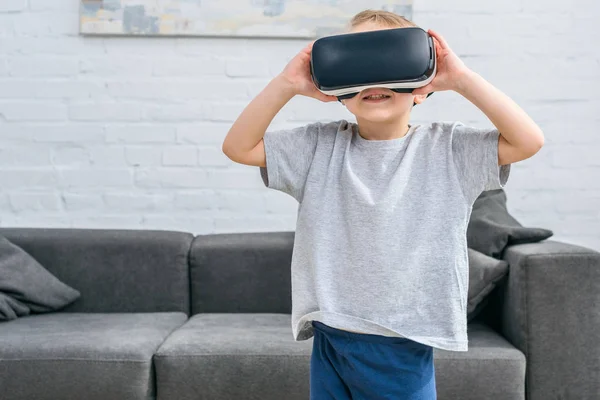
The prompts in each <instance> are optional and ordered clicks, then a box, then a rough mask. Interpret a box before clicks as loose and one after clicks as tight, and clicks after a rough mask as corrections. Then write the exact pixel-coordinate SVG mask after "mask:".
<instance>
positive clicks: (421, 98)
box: [414, 94, 429, 104]
mask: <svg viewBox="0 0 600 400" xmlns="http://www.w3.org/2000/svg"><path fill="white" fill-rule="evenodd" d="M428 96H429V95H427V94H417V95H415V96H414V102H415V103H416V104H421V103H422V102H424V101H425V99H426V98H427V97H428Z"/></svg>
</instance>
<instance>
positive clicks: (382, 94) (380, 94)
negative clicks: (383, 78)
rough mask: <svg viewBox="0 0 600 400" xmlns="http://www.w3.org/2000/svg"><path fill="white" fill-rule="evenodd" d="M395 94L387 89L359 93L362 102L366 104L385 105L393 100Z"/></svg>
mask: <svg viewBox="0 0 600 400" xmlns="http://www.w3.org/2000/svg"><path fill="white" fill-rule="evenodd" d="M393 95H394V92H392V91H391V90H389V89H386V88H372V89H366V90H363V91H362V92H360V93H359V97H360V99H361V101H362V102H365V103H375V104H377V103H383V102H385V101H388V100H390V99H391V98H392V96H393Z"/></svg>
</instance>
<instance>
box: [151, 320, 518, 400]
mask: <svg viewBox="0 0 600 400" xmlns="http://www.w3.org/2000/svg"><path fill="white" fill-rule="evenodd" d="M469 339H470V341H469V345H470V349H469V351H468V352H449V351H442V350H439V351H438V349H435V351H434V355H435V365H436V375H437V377H438V378H437V379H438V393H439V394H440V397H438V400H444V399H446V400H451V399H452V400H454V399H478V400H480V399H488V398H490V399H492V398H498V399H507V400H512V399H519V400H523V399H524V397H523V396H524V379H525V357H524V355H523V353H521V352H520V351H519V350H517V349H516V348H515V347H513V346H512V345H511V344H510V343H508V342H507V341H506V340H505V339H503V338H502V337H501V336H500V335H499V334H498V333H496V332H495V331H493V330H491V329H490V328H489V327H487V326H486V325H483V324H482V323H480V322H474V323H472V324H470V325H469ZM312 344H313V339H312V338H311V339H308V340H304V341H299V342H295V341H294V339H293V336H292V327H291V318H290V315H289V314H196V315H194V316H192V317H191V318H190V319H189V320H188V321H187V322H186V323H185V324H184V325H183V326H182V327H181V328H180V329H178V330H177V331H176V332H174V333H173V334H172V335H171V336H169V338H168V339H167V340H166V341H165V342H164V343H163V344H162V346H161V347H160V348H159V349H158V351H157V353H156V356H155V366H156V380H157V394H158V396H157V399H158V400H173V399H197V400H203V399H211V400H225V399H237V398H240V399H241V398H245V399H253V398H256V399H259V398H260V399H265V400H268V399H273V400H275V399H286V400H288V399H289V400H296V399H297V400H305V399H307V398H309V392H310V390H309V378H310V356H311V352H312Z"/></svg>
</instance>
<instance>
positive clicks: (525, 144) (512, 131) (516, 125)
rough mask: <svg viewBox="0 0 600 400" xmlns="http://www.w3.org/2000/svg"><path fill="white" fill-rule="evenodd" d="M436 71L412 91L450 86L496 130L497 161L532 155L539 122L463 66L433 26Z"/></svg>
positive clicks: (539, 134) (539, 143)
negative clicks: (471, 104)
mask: <svg viewBox="0 0 600 400" xmlns="http://www.w3.org/2000/svg"><path fill="white" fill-rule="evenodd" d="M428 33H429V34H430V35H431V36H433V38H434V42H435V47H436V55H437V64H438V71H437V73H436V76H435V78H434V79H433V81H432V82H431V83H429V84H428V85H426V86H424V87H422V88H419V89H415V90H414V91H413V94H426V93H429V92H434V91H443V90H454V91H456V92H457V93H459V94H461V95H462V96H464V97H465V98H466V99H467V100H469V101H470V102H471V103H473V104H474V105H475V106H477V107H478V108H479V109H480V110H481V111H482V112H483V113H484V114H485V115H486V116H487V117H488V118H489V119H490V121H491V122H492V123H493V124H494V125H495V126H496V128H497V129H498V131H499V132H500V138H499V141H498V164H499V165H508V164H512V163H514V162H517V161H521V160H524V159H526V158H529V157H531V156H533V155H534V154H535V153H537V152H538V151H539V149H540V148H541V147H542V146H543V145H544V134H543V133H542V130H541V129H540V127H539V126H537V124H536V123H535V122H533V120H532V119H531V118H530V117H529V116H528V115H527V114H526V113H525V112H524V111H523V110H522V109H521V108H520V107H519V106H518V105H517V104H516V103H515V102H514V101H512V100H511V99H510V98H509V97H508V96H507V95H505V94H504V93H502V92H501V91H500V90H498V89H497V88H495V87H494V86H493V85H492V84H491V83H489V82H487V81H486V80H485V79H483V78H482V77H481V76H480V75H478V74H477V73H475V72H474V71H472V70H471V69H469V68H467V67H466V66H465V65H464V63H463V62H462V61H461V60H460V59H459V58H458V56H457V55H456V54H455V53H454V52H453V51H452V49H450V46H449V45H448V43H447V42H446V40H445V39H444V38H443V37H442V36H441V35H440V34H439V33H436V32H435V31H433V30H431V29H430V30H429V31H428Z"/></svg>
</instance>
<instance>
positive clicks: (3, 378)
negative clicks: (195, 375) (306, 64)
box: [0, 312, 187, 400]
mask: <svg viewBox="0 0 600 400" xmlns="http://www.w3.org/2000/svg"><path fill="white" fill-rule="evenodd" d="M186 320H187V315H186V314H185V313H182V312H161V313H135V314H134V313H131V314H128V313H123V314H117V313H115V314H85V313H49V314H39V315H29V316H25V317H22V318H18V319H16V320H13V321H9V322H3V323H1V324H0V387H1V388H2V399H3V400H25V399H36V400H46V399H47V400H56V399H86V400H94V399H98V400H100V399H102V400H105V399H112V400H119V399H123V400H125V399H128V400H130V399H154V398H155V382H154V378H153V371H152V357H153V355H154V353H155V351H156V350H157V349H158V347H159V346H160V344H161V343H162V342H163V341H164V340H165V338H166V337H167V336H168V335H169V334H170V333H171V332H172V331H173V330H175V329H177V328H178V327H179V326H181V325H182V324H183V323H184V322H185V321H186Z"/></svg>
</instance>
